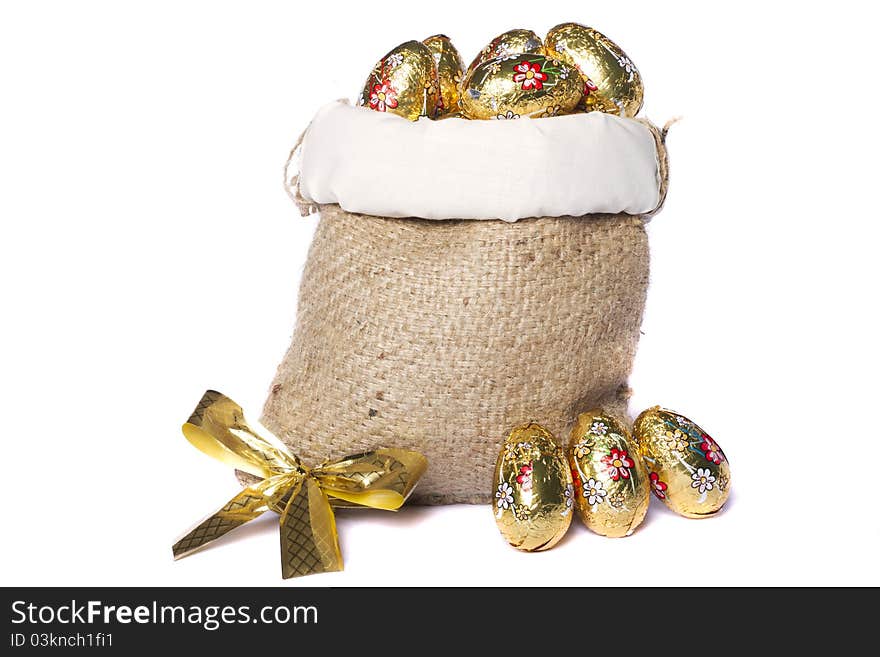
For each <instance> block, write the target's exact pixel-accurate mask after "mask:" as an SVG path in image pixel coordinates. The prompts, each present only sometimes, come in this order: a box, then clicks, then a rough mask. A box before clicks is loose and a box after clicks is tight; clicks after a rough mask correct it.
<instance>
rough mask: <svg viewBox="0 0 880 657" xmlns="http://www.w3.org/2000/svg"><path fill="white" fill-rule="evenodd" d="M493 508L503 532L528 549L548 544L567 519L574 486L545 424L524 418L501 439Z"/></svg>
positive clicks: (561, 533)
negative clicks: (522, 423)
mask: <svg viewBox="0 0 880 657" xmlns="http://www.w3.org/2000/svg"><path fill="white" fill-rule="evenodd" d="M494 482H495V491H494V498H493V504H492V511H493V513H494V515H495V523H496V525H497V526H498V529H499V531H500V532H501V535H502V536H503V537H504V539H505V540H506V541H507V542H508V543H509V544H510V545H512V546H513V547H515V548H517V549H520V550H524V551H527V552H535V551H539V550H547V549H549V548H551V547H553V546H554V545H556V543H557V542H558V541H559V540H560V539H561V538H562V537H563V536H564V535H565V532H566V531H567V530H568V527H569V525H570V524H571V516H572V512H573V506H574V487H573V485H572V479H571V472H570V471H569V468H568V464H567V463H566V461H565V456H564V454H563V452H562V450H561V449H560V448H559V446H558V445H557V443H556V440H555V439H554V437H553V434H551V433H550V432H549V431H548V430H547V429H545V428H544V427H542V426H540V425H538V424H534V423H531V424H524V425H521V426H519V427H516V428H515V429H513V431H511V432H510V435H509V436H508V437H507V439H506V440H505V441H504V443H502V446H501V452H500V454H499V455H498V460H497V462H496V464H495V475H494Z"/></svg>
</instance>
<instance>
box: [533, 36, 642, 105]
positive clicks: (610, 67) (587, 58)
mask: <svg viewBox="0 0 880 657" xmlns="http://www.w3.org/2000/svg"><path fill="white" fill-rule="evenodd" d="M544 46H545V50H546V53H547V55H548V56H550V57H555V58H557V59H561V60H562V61H564V62H566V63H568V64H570V65H572V66H574V67H576V68H577V69H578V70H579V71H580V72H581V75H582V76H583V79H584V85H585V93H584V107H585V109H586V110H587V111H593V110H598V111H600V112H607V113H610V114H619V115H621V116H629V117H633V116H635V115H636V114H638V112H639V110H640V109H641V108H642V102H643V100H644V95H645V90H644V87H643V86H642V76H641V74H640V73H639V71H638V69H637V68H636V66H635V64H633V63H632V60H630V58H629V57H627V55H626V53H625V52H623V50H622V49H621V48H620V46H618V45H617V44H616V43H614V42H613V41H612V40H611V39H609V38H608V37H606V36H605V35H604V34H602V33H601V32H599V31H598V30H594V29H593V28H591V27H587V26H585V25H580V24H579V23H563V24H562V25H557V26H556V27H554V28H553V29H551V30H550V31H549V32H548V33H547V37H546V39H545V40H544Z"/></svg>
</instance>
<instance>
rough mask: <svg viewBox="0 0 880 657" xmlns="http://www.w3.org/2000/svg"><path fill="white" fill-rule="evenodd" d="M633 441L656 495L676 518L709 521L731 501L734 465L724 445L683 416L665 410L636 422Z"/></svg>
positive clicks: (650, 412)
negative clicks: (677, 515)
mask: <svg viewBox="0 0 880 657" xmlns="http://www.w3.org/2000/svg"><path fill="white" fill-rule="evenodd" d="M633 436H634V438H635V440H636V442H637V443H638V446H639V452H640V453H641V455H642V458H643V459H644V461H645V465H646V466H647V468H648V470H649V472H650V474H649V484H650V486H651V491H652V492H653V493H654V495H655V496H656V497H657V498H659V499H660V500H662V501H663V502H664V503H665V504H666V506H668V507H669V508H670V509H672V510H673V511H675V512H676V513H678V514H680V515H683V516H686V517H688V518H705V517H707V516H711V515H713V514H715V513H718V511H720V510H721V507H722V506H723V505H724V503H725V502H726V501H727V497H728V496H729V495H730V464H729V463H728V462H727V458H726V457H725V456H724V452H723V451H721V447H719V445H718V443H717V442H715V440H714V439H713V438H712V437H711V436H709V434H707V433H706V432H705V431H703V429H701V428H700V427H699V426H698V425H696V424H695V423H694V422H692V421H691V420H689V419H688V418H686V417H685V416H684V415H681V414H680V413H676V412H675V411H670V410H667V409H664V408H660V407H659V406H655V407H654V408H650V409H648V410H647V411H644V412H643V413H642V414H641V415H639V417H638V418H636V422H635V427H634V429H633Z"/></svg>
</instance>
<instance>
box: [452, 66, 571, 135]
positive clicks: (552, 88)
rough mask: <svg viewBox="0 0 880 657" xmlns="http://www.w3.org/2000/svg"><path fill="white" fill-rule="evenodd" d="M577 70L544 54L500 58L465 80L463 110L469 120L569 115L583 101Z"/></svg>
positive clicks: (478, 69)
mask: <svg viewBox="0 0 880 657" xmlns="http://www.w3.org/2000/svg"><path fill="white" fill-rule="evenodd" d="M582 94H583V82H582V81H581V79H580V76H579V75H578V73H577V71H576V70H575V69H574V68H572V67H570V66H568V65H567V64H564V63H562V62H560V61H559V60H553V59H547V58H546V57H544V56H543V55H517V56H515V57H510V58H504V57H498V58H496V59H491V60H489V61H488V62H483V63H482V64H480V65H479V66H477V68H476V69H475V70H474V71H473V72H472V73H471V74H470V75H468V77H467V78H466V79H465V81H464V84H463V87H462V93H461V101H460V105H461V112H462V114H463V115H464V116H465V117H466V118H469V119H518V118H520V117H521V116H530V117H532V118H539V117H545V116H557V115H559V114H568V113H569V112H571V111H572V110H573V109H574V108H575V107H577V104H578V102H580V99H581V95H582Z"/></svg>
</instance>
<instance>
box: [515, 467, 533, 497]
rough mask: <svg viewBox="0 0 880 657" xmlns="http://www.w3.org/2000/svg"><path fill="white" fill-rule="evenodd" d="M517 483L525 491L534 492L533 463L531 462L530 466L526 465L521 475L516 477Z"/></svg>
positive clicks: (520, 472) (521, 469)
mask: <svg viewBox="0 0 880 657" xmlns="http://www.w3.org/2000/svg"><path fill="white" fill-rule="evenodd" d="M516 483H518V484H519V485H520V486H522V489H523V490H532V462H531V461H529V464H528V465H524V466H522V467H521V468H520V469H519V474H518V475H517V476H516Z"/></svg>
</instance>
